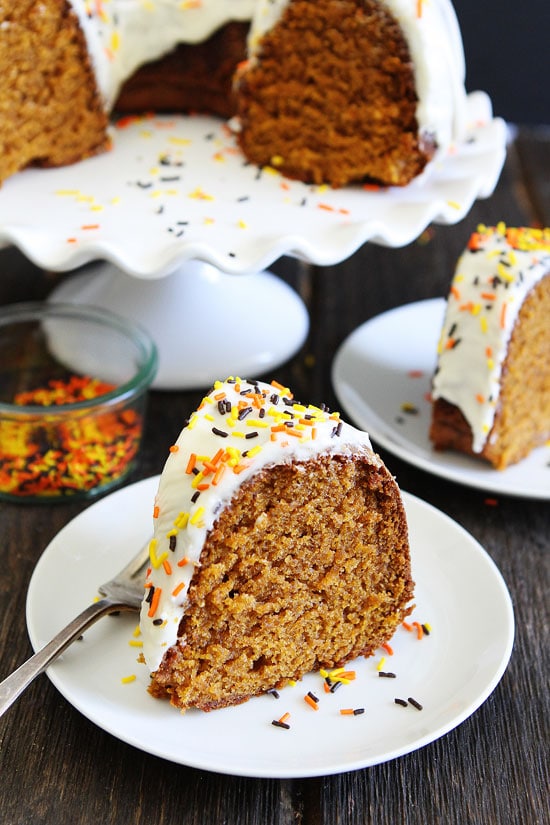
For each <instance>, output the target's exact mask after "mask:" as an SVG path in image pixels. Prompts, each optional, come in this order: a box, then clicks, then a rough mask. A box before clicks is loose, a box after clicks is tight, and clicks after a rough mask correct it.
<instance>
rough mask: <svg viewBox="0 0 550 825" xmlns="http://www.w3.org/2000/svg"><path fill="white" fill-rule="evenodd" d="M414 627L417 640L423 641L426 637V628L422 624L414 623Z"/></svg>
mask: <svg viewBox="0 0 550 825" xmlns="http://www.w3.org/2000/svg"><path fill="white" fill-rule="evenodd" d="M413 627H416V638H417V639H421V638H422V637H423V635H424V628H423V627H422V625H421V624H420V622H413Z"/></svg>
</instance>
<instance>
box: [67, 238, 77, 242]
mask: <svg viewBox="0 0 550 825" xmlns="http://www.w3.org/2000/svg"><path fill="white" fill-rule="evenodd" d="M67 243H76V238H67Z"/></svg>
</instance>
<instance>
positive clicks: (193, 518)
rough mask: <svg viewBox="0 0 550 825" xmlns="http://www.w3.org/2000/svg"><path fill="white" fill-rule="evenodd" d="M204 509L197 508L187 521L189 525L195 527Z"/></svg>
mask: <svg viewBox="0 0 550 825" xmlns="http://www.w3.org/2000/svg"><path fill="white" fill-rule="evenodd" d="M204 512H205V511H204V507H197V509H196V510H195V512H194V513H193V515H192V516H191V518H190V519H189V522H190V524H193V525H195V526H197V525H198V524H199V522H200V520H201V519H202V517H203V516H204Z"/></svg>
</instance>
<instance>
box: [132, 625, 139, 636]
mask: <svg viewBox="0 0 550 825" xmlns="http://www.w3.org/2000/svg"><path fill="white" fill-rule="evenodd" d="M133 635H134V636H140V635H141V627H140V626H139V625H138V624H137V625H136V626H135V627H134V633H133Z"/></svg>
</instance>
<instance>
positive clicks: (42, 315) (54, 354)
mask: <svg viewBox="0 0 550 825" xmlns="http://www.w3.org/2000/svg"><path fill="white" fill-rule="evenodd" d="M156 369H157V351H156V347H155V345H154V343H153V341H152V340H151V339H150V337H149V335H148V334H147V333H146V332H144V331H143V330H142V329H140V328H139V327H137V326H136V325H135V324H134V323H132V322H130V321H127V320H125V319H123V318H121V317H119V316H118V315H114V314H113V313H111V312H107V311H106V310H103V309H97V308H95V307H87V306H77V305H70V304H56V303H24V304H14V305H11V306H7V307H4V308H0V498H2V499H6V500H8V501H12V502H13V501H18V502H33V503H36V502H53V501H63V500H67V498H69V497H70V498H71V499H76V498H80V499H82V498H89V497H92V496H97V495H99V494H101V493H104V492H106V491H107V490H110V489H111V488H112V487H115V486H117V485H119V484H121V483H122V482H123V481H124V479H125V477H126V476H127V475H128V473H129V472H130V471H131V470H132V468H133V467H134V465H135V461H136V457H137V454H138V450H139V446H140V442H141V435H142V432H143V425H144V416H145V403H146V396H147V390H148V388H149V386H150V385H151V382H152V381H153V379H154V377H155V374H156Z"/></svg>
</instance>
